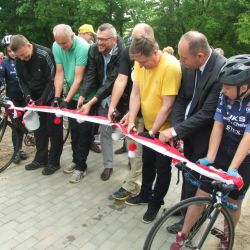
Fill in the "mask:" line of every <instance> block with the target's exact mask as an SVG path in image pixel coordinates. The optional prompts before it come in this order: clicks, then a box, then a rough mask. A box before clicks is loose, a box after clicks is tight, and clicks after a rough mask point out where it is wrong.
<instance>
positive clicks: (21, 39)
mask: <svg viewBox="0 0 250 250" xmlns="http://www.w3.org/2000/svg"><path fill="white" fill-rule="evenodd" d="M29 43H30V42H29V40H28V39H27V38H26V37H25V36H23V35H20V34H17V35H13V36H12V37H11V39H10V49H11V50H12V51H14V52H16V51H17V50H18V49H20V48H22V47H24V46H26V45H28V44H29Z"/></svg>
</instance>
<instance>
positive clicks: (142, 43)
mask: <svg viewBox="0 0 250 250" xmlns="http://www.w3.org/2000/svg"><path fill="white" fill-rule="evenodd" d="M157 50H159V46H158V43H157V42H156V41H155V39H154V38H152V37H149V36H143V35H142V36H140V37H139V38H133V40H132V43H131V45H130V47H129V56H130V58H131V59H132V60H133V59H135V57H136V55H138V54H141V55H144V56H146V57H148V56H151V55H152V54H153V52H154V51H157Z"/></svg>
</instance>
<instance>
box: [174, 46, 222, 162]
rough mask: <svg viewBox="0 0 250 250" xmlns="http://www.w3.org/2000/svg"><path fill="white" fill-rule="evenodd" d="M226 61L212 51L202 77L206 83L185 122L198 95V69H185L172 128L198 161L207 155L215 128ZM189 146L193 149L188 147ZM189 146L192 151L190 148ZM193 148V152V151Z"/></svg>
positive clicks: (175, 106) (191, 157) (194, 159)
mask: <svg viewBox="0 0 250 250" xmlns="http://www.w3.org/2000/svg"><path fill="white" fill-rule="evenodd" d="M225 61H226V59H225V58H224V57H222V56H220V55H218V54H217V53H216V52H215V51H214V50H212V54H211V57H210V58H209V60H208V62H207V64H206V66H205V69H204V71H203V74H202V83H201V87H200V88H199V90H198V91H199V92H198V94H197V95H195V96H196V98H194V100H193V101H192V105H191V109H190V111H189V115H188V117H187V119H186V120H185V112H186V108H187V105H188V104H189V102H190V101H191V99H192V96H193V92H194V82H195V70H189V69H187V68H186V67H185V66H182V83H181V88H180V92H179V94H178V96H177V98H176V101H175V104H174V108H173V113H172V125H173V127H174V128H175V130H176V132H177V135H178V137H179V138H182V139H183V140H184V150H185V142H187V143H186V151H189V153H188V155H187V154H186V156H187V157H189V158H190V160H193V161H196V160H197V158H200V157H204V156H205V154H206V153H207V149H208V143H209V137H210V133H211V130H212V126H213V122H214V120H213V117H214V113H215V109H216V106H217V102H218V98H219V93H220V90H221V84H220V83H219V82H218V81H217V77H218V74H219V71H220V69H221V67H222V66H223V64H224V63H225ZM187 145H189V146H187ZM188 147H189V148H188ZM190 147H192V149H191V150H190Z"/></svg>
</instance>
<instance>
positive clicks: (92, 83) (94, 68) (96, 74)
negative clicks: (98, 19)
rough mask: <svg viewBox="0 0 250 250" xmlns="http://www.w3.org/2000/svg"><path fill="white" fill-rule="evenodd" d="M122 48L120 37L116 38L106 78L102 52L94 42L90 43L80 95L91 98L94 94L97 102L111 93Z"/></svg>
mask: <svg viewBox="0 0 250 250" xmlns="http://www.w3.org/2000/svg"><path fill="white" fill-rule="evenodd" d="M123 49H124V43H123V40H122V39H121V38H119V37H118V39H117V47H116V48H115V49H114V51H113V53H112V56H111V59H110V62H109V63H108V65H107V71H106V72H107V74H106V75H107V78H106V80H105V82H104V84H102V82H103V78H104V59H103V55H102V53H100V52H99V51H98V47H97V45H96V44H93V45H91V47H90V49H89V53H88V63H87V67H86V71H85V74H84V80H83V85H82V88H81V96H83V97H85V98H88V99H90V98H92V97H93V96H96V97H97V98H98V102H100V101H101V100H103V99H105V98H106V97H108V96H109V95H111V92H112V88H113V85H114V82H115V79H116V77H117V75H118V70H119V65H120V57H121V53H122V51H123Z"/></svg>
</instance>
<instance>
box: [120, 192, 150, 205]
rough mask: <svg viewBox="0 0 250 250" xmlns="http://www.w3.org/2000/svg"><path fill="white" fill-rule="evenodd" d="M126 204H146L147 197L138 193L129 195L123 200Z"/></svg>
mask: <svg viewBox="0 0 250 250" xmlns="http://www.w3.org/2000/svg"><path fill="white" fill-rule="evenodd" d="M125 203H126V204H127V205H130V206H134V205H143V204H148V199H145V198H143V197H142V196H141V195H140V194H139V195H137V196H135V197H131V198H129V199H127V200H126V201H125Z"/></svg>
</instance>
